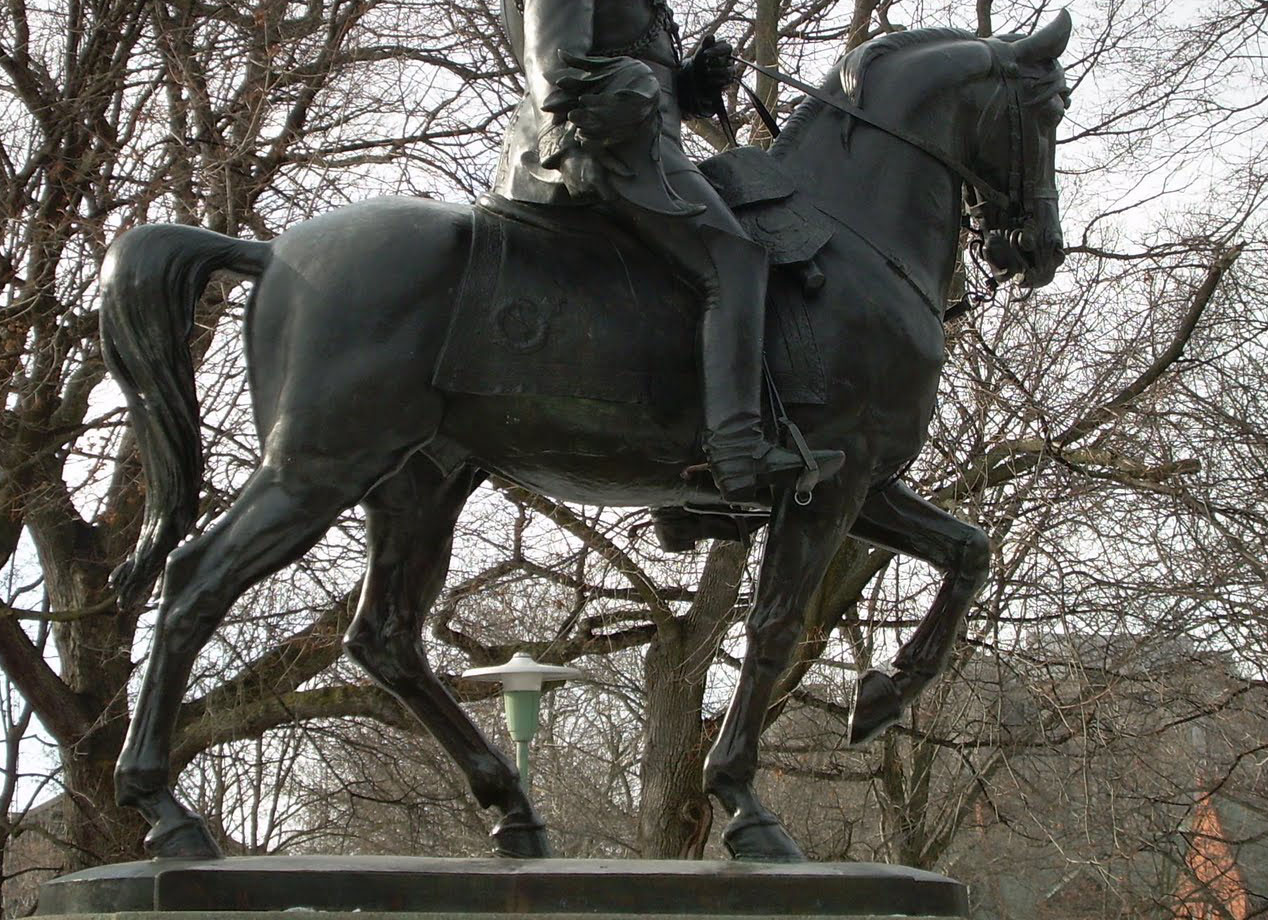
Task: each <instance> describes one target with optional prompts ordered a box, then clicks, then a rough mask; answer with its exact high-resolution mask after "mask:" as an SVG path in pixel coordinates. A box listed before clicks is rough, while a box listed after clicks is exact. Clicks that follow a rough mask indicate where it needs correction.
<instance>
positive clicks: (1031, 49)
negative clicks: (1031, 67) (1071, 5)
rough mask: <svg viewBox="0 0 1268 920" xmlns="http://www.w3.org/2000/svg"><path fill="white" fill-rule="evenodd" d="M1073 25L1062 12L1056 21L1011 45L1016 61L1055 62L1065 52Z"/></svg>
mask: <svg viewBox="0 0 1268 920" xmlns="http://www.w3.org/2000/svg"><path fill="white" fill-rule="evenodd" d="M1073 25H1074V23H1073V21H1072V20H1071V19H1070V13H1069V11H1067V10H1062V11H1061V12H1060V13H1058V14H1057V18H1056V19H1054V20H1052V22H1050V23H1048V24H1047V25H1046V26H1044V27H1043V28H1042V29H1040V30H1039V31H1038V32H1036V33H1034V34H1033V35H1028V36H1026V37H1025V38H1023V39H1020V40H1019V41H1016V42H1014V43H1013V50H1014V51H1015V52H1016V54H1017V60H1018V61H1024V62H1026V63H1031V64H1037V63H1039V62H1040V61H1055V60H1056V59H1057V58H1059V57H1061V55H1062V54H1063V53H1064V52H1065V46H1066V43H1068V42H1069V41H1070V29H1071V27H1072V26H1073Z"/></svg>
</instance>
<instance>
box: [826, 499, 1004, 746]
mask: <svg viewBox="0 0 1268 920" xmlns="http://www.w3.org/2000/svg"><path fill="white" fill-rule="evenodd" d="M851 533H852V534H853V535H854V536H856V537H858V538H859V539H860V540H864V541H866V542H868V543H872V544H875V545H877V546H883V547H885V548H887V549H892V550H895V551H897V552H900V553H903V554H905V555H908V556H915V557H916V558H918V559H923V560H925V561H926V562H928V563H931V564H932V565H935V566H937V567H938V568H940V569H942V570H943V572H945V573H946V575H945V577H944V579H943V581H942V587H941V588H940V589H939V591H938V595H937V597H935V598H934V601H933V605H932V606H931V607H930V608H929V612H928V613H927V614H925V618H924V619H923V620H921V621H920V625H919V626H918V627H917V628H916V631H915V633H913V634H912V637H911V638H910V639H908V640H907V642H906V644H904V645H903V647H902V648H900V649H899V650H898V654H897V655H895V656H894V670H893V673H892V674H885V673H883V672H881V671H867V672H866V673H864V674H863V675H862V676H861V677H860V678H859V683H858V689H857V690H856V692H855V695H854V709H853V712H852V713H851V716H850V743H851V744H861V743H862V742H864V741H867V740H869V739H870V738H874V737H875V736H876V735H878V734H880V733H881V732H882V731H884V730H885V729H886V728H888V727H889V726H890V725H892V724H893V723H894V722H896V721H898V719H899V717H900V716H902V714H903V710H905V709H906V708H907V707H908V706H910V705H911V704H912V703H913V702H914V701H915V699H916V697H917V696H919V695H920V692H921V691H922V690H923V689H924V688H925V686H926V685H927V684H928V683H929V682H930V681H932V680H933V679H934V678H935V677H937V676H938V675H939V674H940V673H941V672H942V670H943V668H945V667H946V662H947V658H948V657H949V656H950V654H951V650H952V648H953V647H954V646H955V641H956V638H957V637H958V636H959V633H960V625H961V624H962V623H963V622H964V614H965V612H966V611H967V610H968V608H969V604H971V603H972V602H973V598H974V597H975V596H976V595H977V592H978V591H979V590H980V589H981V587H982V585H983V583H984V582H985V581H986V576H987V574H988V572H989V570H990V561H991V541H990V540H989V539H988V538H987V536H986V534H985V533H983V532H982V531H981V529H979V528H977V527H974V526H973V525H972V524H966V523H964V522H963V521H961V520H959V519H957V518H955V517H953V516H951V515H950V514H948V513H947V512H945V511H943V510H942V509H941V508H938V507H936V506H935V505H932V504H930V503H929V502H927V501H925V500H924V499H923V498H921V497H920V496H918V495H916V494H915V493H914V492H912V491H911V489H909V488H907V486H905V485H903V484H902V483H901V482H895V483H893V484H891V485H890V486H888V487H887V488H885V489H882V490H881V491H879V492H876V493H874V494H873V495H871V496H869V497H868V500H867V502H866V503H864V505H863V510H862V511H861V512H859V517H858V520H857V521H855V522H854V527H853V528H852V530H851Z"/></svg>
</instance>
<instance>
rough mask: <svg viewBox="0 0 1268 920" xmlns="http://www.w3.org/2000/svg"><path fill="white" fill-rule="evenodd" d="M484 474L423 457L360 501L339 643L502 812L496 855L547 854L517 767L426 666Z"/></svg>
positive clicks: (481, 797) (485, 802)
mask: <svg viewBox="0 0 1268 920" xmlns="http://www.w3.org/2000/svg"><path fill="white" fill-rule="evenodd" d="M483 478H484V474H483V473H479V472H475V471H472V470H467V469H463V470H459V471H458V472H456V473H454V474H453V475H451V476H450V477H448V478H442V477H441V476H440V474H439V473H438V472H436V470H435V468H434V467H433V466H432V465H431V464H430V463H429V462H428V461H427V460H425V459H423V458H415V459H414V460H413V461H411V462H410V463H409V464H408V465H407V466H406V467H405V468H404V469H403V470H402V471H401V472H400V473H398V474H397V475H395V476H393V477H392V478H390V479H388V480H385V481H384V482H382V483H380V484H379V485H378V486H377V487H376V488H375V489H374V491H373V492H371V493H370V494H369V495H368V496H367V497H366V499H365V501H364V502H363V505H364V507H365V508H366V512H367V514H366V531H367V536H368V540H369V544H370V558H369V566H368V571H367V573H366V578H365V583H364V585H363V586H362V589H361V604H360V606H359V607H358V609H357V616H356V619H355V620H353V622H352V625H351V626H350V627H349V629H348V634H347V637H346V639H345V640H344V642H345V647H346V649H347V651H348V654H349V655H350V656H351V657H352V658H354V659H355V660H356V661H357V662H358V663H359V664H360V665H361V666H362V667H364V668H365V670H366V671H367V672H368V673H369V674H370V676H371V677H373V678H374V680H375V681H376V682H378V683H379V684H380V685H381V686H382V687H383V688H384V689H386V690H387V691H388V692H390V693H391V694H393V695H394V696H395V697H396V698H397V699H399V700H400V701H401V702H402V703H403V704H405V706H406V707H407V708H408V709H409V710H410V711H411V712H413V713H414V715H416V716H417V717H418V719H419V720H420V721H421V722H422V723H423V724H424V725H425V726H426V727H427V729H428V731H430V732H431V734H432V736H433V737H435V739H436V740H437V741H438V742H440V745H441V746H442V747H443V748H444V749H445V751H446V752H447V753H448V754H449V756H450V757H452V758H453V759H454V761H455V762H457V764H458V766H459V767H460V768H461V769H462V771H463V773H464V774H466V777H467V780H468V781H469V782H470V784H471V791H472V792H473V793H474V794H475V797H476V800H477V801H479V803H480V804H481V805H482V806H484V807H485V808H490V807H492V808H496V809H497V810H498V811H499V812H500V813H501V815H502V819H501V821H499V822H498V825H497V827H495V828H494V830H493V835H492V836H493V839H494V849H495V852H496V853H497V854H498V855H500V856H515V857H532V856H549V855H550V854H549V851H548V848H547V843H546V830H545V827H544V825H543V824H542V821H541V819H540V818H538V816H537V813H536V812H535V811H534V810H533V807H532V805H531V804H530V803H529V801H528V798H527V796H526V795H525V794H524V790H523V789H522V788H521V786H520V782H519V777H518V774H517V773H516V771H515V768H514V767H513V766H512V765H511V762H510V761H509V760H508V759H507V758H506V756H505V755H504V754H502V752H500V751H499V750H498V749H497V748H495V747H494V746H493V745H492V744H490V743H489V741H488V739H487V738H485V737H484V735H483V734H482V733H481V732H480V729H478V728H477V727H476V726H475V724H474V723H473V722H472V721H471V719H470V718H469V717H468V716H467V714H466V713H465V712H464V711H463V710H462V707H460V706H459V705H458V704H457V702H456V701H455V700H454V698H453V697H452V696H450V694H449V691H448V690H446V689H445V686H444V685H443V684H442V683H441V682H440V681H439V680H438V679H437V678H436V675H435V674H434V673H432V670H431V667H430V666H429V665H428V663H427V657H426V654H425V653H424V650H423V644H422V618H423V616H424V615H425V614H426V613H427V611H428V609H429V608H430V607H431V605H432V602H433V601H434V600H435V599H436V596H437V595H438V594H439V593H440V589H441V588H442V587H443V586H444V582H445V575H446V573H447V572H448V570H449V555H450V551H451V549H452V547H453V530H454V524H455V523H456V521H457V519H458V514H459V512H461V510H462V506H463V505H464V504H465V503H466V500H467V497H468V496H469V495H470V494H471V491H472V490H473V489H474V488H475V487H476V485H478V484H479V482H480V481H481V480H482V479H483Z"/></svg>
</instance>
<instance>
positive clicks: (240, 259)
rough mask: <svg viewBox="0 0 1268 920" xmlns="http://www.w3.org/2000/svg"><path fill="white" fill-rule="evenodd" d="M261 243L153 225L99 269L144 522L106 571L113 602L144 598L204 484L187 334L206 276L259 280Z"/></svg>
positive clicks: (111, 362)
mask: <svg viewBox="0 0 1268 920" xmlns="http://www.w3.org/2000/svg"><path fill="white" fill-rule="evenodd" d="M269 255H270V248H269V246H268V244H266V243H257V242H252V241H249V240H235V239H232V238H230V237H227V236H222V235H221V234H219V233H213V232H212V231H210V230H203V229H201V228H199V227H187V226H181V225H176V224H152V225H148V226H143V227H137V228H135V229H133V230H129V231H128V232H127V233H125V234H123V235H122V236H120V237H119V238H118V239H117V240H116V241H115V242H114V244H113V245H111V247H110V251H109V252H107V253H106V259H105V262H104V264H103V265H102V269H101V287H102V300H101V347H102V354H103V356H104V358H105V362H106V367H107V368H109V369H110V373H111V374H113V375H114V378H115V381H116V382H117V383H118V384H119V387H120V389H122V390H123V393H124V395H125V396H126V397H127V400H128V413H129V415H130V416H131V419H132V428H133V431H134V432H135V434H136V440H137V447H138V450H139V453H140V455H141V466H142V470H143V471H144V474H145V518H144V520H143V521H142V524H141V533H140V536H139V537H138V539H137V544H136V548H135V549H134V550H133V551H132V555H131V556H130V557H129V558H128V559H127V560H126V561H125V562H124V563H123V564H122V565H120V566H119V567H118V568H117V569H115V571H114V573H113V574H112V575H111V583H112V584H113V586H114V588H115V591H116V593H117V595H118V597H119V600H120V603H122V604H124V605H130V604H132V603H135V602H139V601H141V600H144V598H145V596H146V595H147V594H148V593H149V591H150V589H151V588H152V587H153V586H154V582H155V580H156V579H157V578H158V575H159V572H160V571H161V570H162V567H163V561H164V560H165V559H166V557H167V554H168V553H170V552H171V551H172V550H173V549H174V548H175V547H176V544H177V543H179V542H180V540H181V538H182V537H184V536H185V534H186V533H188V532H189V529H190V528H191V527H192V526H193V524H194V519H195V518H196V516H197V512H198V492H199V488H200V487H201V485H202V475H203V456H202V438H201V437H200V434H199V428H198V401H197V398H196V396H195V393H194V369H193V361H192V358H191V356H190V350H189V341H188V339H189V335H190V333H191V331H192V329H193V325H194V307H195V305H196V304H197V302H198V298H199V297H200V296H201V294H202V292H203V289H204V288H205V287H206V286H207V282H208V281H209V280H210V279H211V273H212V272H213V271H216V270H217V269H228V270H230V271H234V272H238V273H240V274H243V275H248V276H250V277H253V278H257V277H259V276H260V274H261V273H263V271H264V269H265V268H266V267H267V266H268V264H269Z"/></svg>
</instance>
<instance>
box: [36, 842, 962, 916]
mask: <svg viewBox="0 0 1268 920" xmlns="http://www.w3.org/2000/svg"><path fill="white" fill-rule="evenodd" d="M317 912H320V914H321V917H322V920H494V918H507V917H511V916H523V917H529V918H538V920H549V918H560V920H563V918H575V920H580V918H586V920H618V918H619V920H635V918H638V920H654V918H666V920H668V918H670V917H673V918H678V920H681V918H684V917H692V918H702V920H723V918H734V920H739V918H745V920H759V918H760V920H793V918H797V920H814V918H827V917H851V918H868V917H872V918H879V917H907V918H929V920H932V918H935V917H938V918H941V917H967V916H969V913H968V896H967V892H966V889H965V887H964V886H963V885H961V884H960V883H959V882H956V881H953V880H951V879H949V878H946V877H945V876H941V875H935V874H934V873H932V872H922V871H920V870H918V869H907V868H903V867H901V866H885V865H877V864H873V863H830V864H807V863H799V864H780V863H746V862H708V861H705V862H687V861H669V860H623V859H612V860H597V859H595V860H563V859H539V860H522V861H521V860H495V859H436V858H425V857H394V856H362V857H356V856H308V857H282V856H273V857H241V858H235V859H220V860H206V861H204V860H150V861H148V862H133V863H120V864H116V865H111V866H103V867H100V868H96V869H88V870H85V871H83V872H78V873H75V874H73V875H67V876H63V877H61V878H58V879H55V880H53V881H51V882H49V883H47V884H46V885H45V886H44V887H43V889H42V890H41V894H40V903H39V908H38V911H37V914H38V915H39V916H41V917H45V918H49V920H51V918H54V917H57V918H61V917H65V918H68V920H70V918H75V920H88V918H94V920H96V918H107V917H109V918H111V920H296V917H297V916H300V917H302V915H304V914H308V913H317Z"/></svg>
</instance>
